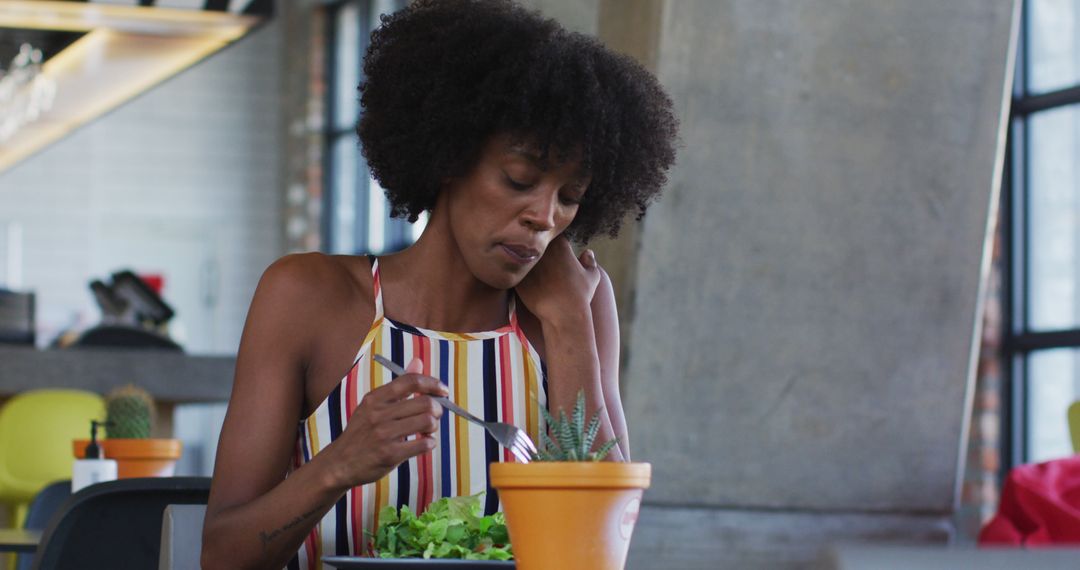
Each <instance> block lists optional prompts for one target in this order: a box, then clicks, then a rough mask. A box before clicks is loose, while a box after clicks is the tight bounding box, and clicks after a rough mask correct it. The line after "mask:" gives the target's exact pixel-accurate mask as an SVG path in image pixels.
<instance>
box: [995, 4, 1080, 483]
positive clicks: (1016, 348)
mask: <svg viewBox="0 0 1080 570" xmlns="http://www.w3.org/2000/svg"><path fill="white" fill-rule="evenodd" d="M1030 7H1031V2H1029V1H1028V0H1023V6H1022V8H1021V21H1020V34H1019V37H1018V41H1017V53H1016V67H1015V81H1014V83H1013V96H1012V105H1011V108H1010V113H1009V130H1008V133H1009V134H1008V139H1007V143H1006V145H1007V146H1006V159H1005V169H1004V173H1003V180H1002V196H1001V198H1002V199H1001V223H1002V232H1003V235H1002V238H1003V239H1002V243H1003V246H1004V247H1003V253H1004V259H1003V262H1004V266H1005V271H1004V275H1003V277H1004V286H1005V291H1004V294H1003V299H1002V304H1003V307H1002V308H1003V311H1002V317H1003V318H1002V324H1003V328H1004V331H1003V332H1004V334H1003V336H1002V339H1003V343H1002V363H1003V364H1004V366H1002V373H1003V376H1004V382H1002V390H1003V394H1002V397H1003V400H1002V401H1003V403H1004V405H1003V406H1002V408H1001V413H1002V428H1003V429H1002V435H1003V437H1002V438H1001V457H1002V461H1001V473H1000V475H1001V476H1002V478H1004V476H1005V474H1006V473H1007V472H1008V470H1009V469H1011V468H1012V467H1015V466H1017V465H1021V464H1024V463H1028V462H1029V461H1030V460H1031V456H1030V450H1029V446H1028V441H1029V434H1030V431H1029V426H1030V422H1029V419H1030V418H1029V417H1028V410H1029V405H1028V404H1029V394H1030V388H1031V378H1030V377H1029V372H1030V370H1029V368H1030V358H1031V356H1032V355H1033V354H1035V353H1038V352H1040V351H1044V350H1052V349H1060V348H1080V328H1071V329H1062V330H1053V331H1038V332H1036V331H1033V330H1032V328H1031V326H1030V315H1029V307H1030V306H1031V304H1030V301H1031V297H1030V294H1031V291H1030V278H1031V273H1030V266H1029V263H1028V261H1029V259H1030V257H1029V252H1030V245H1031V241H1030V237H1031V236H1030V233H1029V227H1030V210H1029V203H1030V181H1031V180H1030V170H1029V164H1030V160H1029V159H1030V148H1031V147H1030V137H1029V129H1028V122H1029V120H1030V118H1031V116H1032V115H1033V114H1035V113H1039V112H1043V111H1048V110H1051V109H1058V108H1062V107H1065V106H1068V105H1076V104H1080V81H1078V82H1077V83H1076V84H1074V85H1069V86H1067V87H1064V88H1059V89H1056V90H1054V91H1050V92H1044V93H1038V94H1032V93H1031V92H1030V90H1029V88H1028V81H1027V79H1028V78H1027V70H1028V69H1029V68H1030V65H1029V64H1030V61H1029V53H1030V52H1029V49H1028V45H1027V40H1028V38H1029V37H1030V36H1031V34H1030V33H1029V32H1030V29H1029V23H1030V15H1029V9H1030ZM1062 422H1063V423H1064V422H1065V417H1064V415H1063V416H1062ZM1002 480H1004V479H1002Z"/></svg>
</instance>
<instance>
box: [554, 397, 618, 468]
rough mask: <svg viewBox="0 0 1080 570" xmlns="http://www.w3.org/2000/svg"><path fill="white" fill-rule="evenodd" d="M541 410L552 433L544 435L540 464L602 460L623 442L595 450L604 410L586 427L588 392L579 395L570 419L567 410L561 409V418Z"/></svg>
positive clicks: (613, 442)
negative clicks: (586, 399) (593, 449)
mask: <svg viewBox="0 0 1080 570" xmlns="http://www.w3.org/2000/svg"><path fill="white" fill-rule="evenodd" d="M540 411H541V412H542V413H543V414H544V420H545V421H547V427H548V431H547V432H546V433H541V434H540V452H539V453H537V454H536V456H535V459H536V460H537V461H601V460H603V459H604V458H605V457H607V455H608V453H610V452H611V449H612V448H613V447H615V444H617V443H618V442H619V438H615V439H612V440H611V441H608V442H606V443H604V444H602V445H601V446H600V447H599V448H597V450H596V451H592V447H593V442H595V441H596V435H597V434H598V433H600V411H599V410H597V412H596V414H595V415H593V417H592V419H591V420H589V423H588V425H586V424H585V391H584V390H582V391H580V392H578V397H577V403H576V404H574V411H573V412H571V414H570V417H569V418H567V417H566V411H565V410H559V417H558V419H556V418H553V417H552V416H551V414H550V413H548V411H547V410H546V409H544V408H541V409H540ZM549 433H550V435H549Z"/></svg>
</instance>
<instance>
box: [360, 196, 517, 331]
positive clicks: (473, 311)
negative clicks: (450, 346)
mask: <svg viewBox="0 0 1080 570" xmlns="http://www.w3.org/2000/svg"><path fill="white" fill-rule="evenodd" d="M444 210H445V209H444ZM445 222H446V220H444V219H443V217H442V216H439V215H437V214H433V215H432V216H431V219H430V220H429V222H428V225H427V227H426V228H425V229H424V233H423V234H422V235H421V236H420V239H419V240H417V242H416V243H415V244H413V245H412V246H411V247H409V248H408V249H405V250H404V251H401V252H399V253H395V254H392V255H388V256H385V257H380V258H379V267H380V278H381V279H382V284H383V303H384V308H385V310H386V315H387V316H388V317H389V318H392V319H394V320H397V321H401V322H404V323H408V324H410V325H414V326H418V327H421V328H425V329H431V330H440V331H457V332H475V331H486V330H493V329H496V328H498V327H501V326H503V325H505V324H506V322H507V310H508V309H507V299H508V295H507V292H506V291H504V290H501V289H496V288H494V287H491V286H489V285H487V284H485V283H483V282H482V281H480V280H479V279H477V278H476V277H475V276H474V275H473V273H472V271H470V270H469V268H468V266H466V265H465V261H464V258H463V257H462V256H461V251H460V250H459V249H458V245H457V242H456V241H455V240H454V238H453V235H451V232H450V231H449V225H448V224H447V223H445Z"/></svg>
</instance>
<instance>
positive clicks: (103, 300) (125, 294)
mask: <svg viewBox="0 0 1080 570" xmlns="http://www.w3.org/2000/svg"><path fill="white" fill-rule="evenodd" d="M156 279H157V282H155V283H154V284H153V285H151V284H148V283H147V282H146V281H143V279H142V278H140V277H139V276H138V275H135V273H133V272H131V271H127V270H125V271H118V272H116V273H113V274H112V280H111V282H109V283H105V282H104V281H99V280H94V281H91V282H90V290H91V291H92V292H93V293H94V299H96V300H97V303H98V306H99V307H101V314H102V318H101V324H100V325H98V326H96V327H93V328H91V329H89V330H87V331H85V332H83V333H82V334H81V335H79V337H78V338H77V339H75V340H74V341H73V342H71V343H70V344H68V345H67V346H73V347H79V346H114V347H117V346H122V347H143V348H165V349H170V350H183V349H182V348H181V347H180V345H178V344H176V342H175V341H174V340H172V339H171V338H169V336H168V334H167V327H166V325H167V323H168V321H169V319H171V318H173V315H175V314H176V313H175V312H174V311H173V309H172V307H170V306H169V304H168V303H166V302H165V300H164V299H162V298H161V296H160V295H159V294H158V291H160V289H161V283H160V278H156Z"/></svg>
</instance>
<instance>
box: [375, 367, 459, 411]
mask: <svg viewBox="0 0 1080 570" xmlns="http://www.w3.org/2000/svg"><path fill="white" fill-rule="evenodd" d="M413 362H416V361H415V360H414V361H413ZM409 365H410V366H412V365H413V363H412V362H410V363H409ZM376 392H378V393H379V399H380V400H382V401H383V402H388V403H390V402H396V401H398V400H404V399H406V398H408V397H409V396H411V395H413V394H415V393H420V394H430V395H432V396H449V395H450V393H449V392H447V391H446V386H443V384H442V382H439V381H438V380H436V379H434V378H432V377H430V376H421V375H419V374H415V373H411V372H410V373H408V374H405V375H403V376H398V377H397V378H395V379H394V381H393V382H390V383H389V384H386V385H383V386H380V387H379V388H376V389H375V390H373V391H372V392H371V393H372V394H375V393H376Z"/></svg>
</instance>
